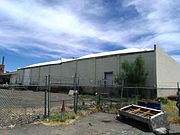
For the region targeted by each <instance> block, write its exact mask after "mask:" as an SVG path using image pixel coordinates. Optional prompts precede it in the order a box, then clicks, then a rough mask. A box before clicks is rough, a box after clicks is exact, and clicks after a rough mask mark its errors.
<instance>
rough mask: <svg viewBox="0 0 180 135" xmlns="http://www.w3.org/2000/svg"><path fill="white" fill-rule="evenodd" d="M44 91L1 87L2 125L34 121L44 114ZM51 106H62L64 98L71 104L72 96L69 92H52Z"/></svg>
mask: <svg viewBox="0 0 180 135" xmlns="http://www.w3.org/2000/svg"><path fill="white" fill-rule="evenodd" d="M44 97H45V96H44V92H33V91H29V90H8V89H0V127H7V126H9V125H18V124H25V123H29V122H32V121H33V120H34V119H36V117H42V116H43V115H44ZM50 100H51V101H55V102H51V104H50V106H51V108H52V107H53V106H57V107H59V108H60V105H61V101H62V100H68V101H66V102H67V103H69V104H71V102H72V103H73V101H72V97H70V96H68V95H67V94H62V93H61V94H60V93H50Z"/></svg>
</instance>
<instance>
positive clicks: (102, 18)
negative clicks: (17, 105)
mask: <svg viewBox="0 0 180 135" xmlns="http://www.w3.org/2000/svg"><path fill="white" fill-rule="evenodd" d="M179 24H180V2H179V1H177V0H176V1H175V0H158V1H157V0H0V57H2V56H3V55H4V56H5V64H6V70H10V71H12V70H16V69H17V68H18V67H24V66H27V65H30V64H34V63H38V62H45V61H51V60H57V59H60V58H70V57H79V56H83V55H87V54H90V53H97V52H102V51H109V50H118V49H125V48H153V45H154V44H157V45H159V47H161V48H162V49H164V51H166V52H167V53H168V54H170V55H171V56H172V57H173V58H175V60H176V61H177V62H178V63H180V46H179V45H180V40H179V39H180V25H179Z"/></svg>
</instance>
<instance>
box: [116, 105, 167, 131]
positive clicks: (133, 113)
mask: <svg viewBox="0 0 180 135" xmlns="http://www.w3.org/2000/svg"><path fill="white" fill-rule="evenodd" d="M121 117H128V118H132V119H135V120H138V121H141V122H144V123H146V124H148V126H149V128H150V130H151V131H152V132H158V131H159V132H163V131H164V129H165V131H166V132H169V130H170V126H169V122H168V120H167V114H166V113H165V112H163V111H161V110H157V109H152V108H147V107H143V106H138V105H134V104H132V105H128V106H125V107H123V108H121V109H119V114H118V116H117V119H120V118H121ZM163 128H164V129H163Z"/></svg>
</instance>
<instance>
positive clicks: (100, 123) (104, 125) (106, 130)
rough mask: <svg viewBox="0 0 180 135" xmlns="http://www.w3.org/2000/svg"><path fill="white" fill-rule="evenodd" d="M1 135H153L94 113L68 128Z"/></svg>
mask: <svg viewBox="0 0 180 135" xmlns="http://www.w3.org/2000/svg"><path fill="white" fill-rule="evenodd" d="M170 133H171V135H180V127H178V126H171V130H170ZM0 134H1V135H153V133H152V132H150V131H149V129H148V127H147V125H145V124H143V123H140V122H137V121H133V120H131V119H127V120H125V121H117V120H115V115H112V114H107V113H94V114H91V115H90V116H88V117H84V118H81V119H79V120H77V121H76V122H75V123H73V124H71V125H68V126H44V125H42V124H38V125H35V124H31V125H26V126H23V127H15V128H12V129H1V130H0Z"/></svg>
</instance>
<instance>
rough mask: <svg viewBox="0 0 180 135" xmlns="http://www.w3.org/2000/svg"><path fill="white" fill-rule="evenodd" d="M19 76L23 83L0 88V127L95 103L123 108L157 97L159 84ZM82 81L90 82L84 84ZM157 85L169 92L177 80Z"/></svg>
mask: <svg viewBox="0 0 180 135" xmlns="http://www.w3.org/2000/svg"><path fill="white" fill-rule="evenodd" d="M19 79H22V80H21V82H22V83H19V84H17V85H10V86H9V87H7V88H8V89H7V88H6V89H0V97H1V98H0V102H1V105H0V108H1V110H0V115H1V117H0V126H1V127H3V126H10V125H17V124H24V123H29V122H32V121H34V120H36V119H39V118H43V117H47V116H48V115H53V114H60V113H64V112H75V113H77V112H78V111H80V110H81V109H86V108H88V107H95V106H98V107H100V108H101V109H102V110H104V111H107V110H108V109H109V110H108V112H111V111H112V108H111V107H113V106H115V108H120V107H122V106H124V105H128V104H132V103H134V104H137V103H138V101H139V100H142V99H154V98H155V97H156V96H157V87H140V86H137V85H127V84H124V83H123V82H122V84H119V85H117V84H115V83H114V82H113V81H110V80H105V79H101V80H97V81H96V82H94V81H91V80H88V79H85V78H82V77H77V76H76V75H75V76H72V77H69V78H67V77H63V76H49V75H48V76H47V75H46V76H35V75H34V76H33V78H32V77H29V76H24V78H19ZM82 82H83V83H88V84H89V85H87V86H86V85H82V84H83V83H82ZM158 84H159V86H164V87H159V88H158V89H159V92H161V91H162V93H164V91H165V92H167V91H170V89H168V88H171V89H172V88H173V90H174V91H177V83H176V82H171V83H170V82H169V83H162V82H161V83H160V82H158ZM168 84H169V85H168ZM167 85H168V86H169V87H167ZM70 90H71V92H70V93H69V91H70ZM68 93H69V94H68ZM83 94H86V95H83ZM87 94H90V95H87ZM107 108H108V109H107Z"/></svg>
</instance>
